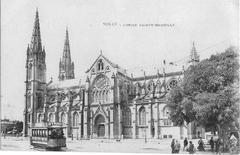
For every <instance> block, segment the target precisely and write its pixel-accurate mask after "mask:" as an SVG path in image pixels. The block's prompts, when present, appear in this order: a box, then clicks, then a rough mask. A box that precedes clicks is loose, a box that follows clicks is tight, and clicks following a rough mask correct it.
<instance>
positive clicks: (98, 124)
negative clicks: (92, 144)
mask: <svg viewBox="0 0 240 155" xmlns="http://www.w3.org/2000/svg"><path fill="white" fill-rule="evenodd" d="M94 127H95V133H96V134H97V136H98V137H104V136H105V118H104V117H103V115H101V114H99V115H97V117H96V118H95V126H94Z"/></svg>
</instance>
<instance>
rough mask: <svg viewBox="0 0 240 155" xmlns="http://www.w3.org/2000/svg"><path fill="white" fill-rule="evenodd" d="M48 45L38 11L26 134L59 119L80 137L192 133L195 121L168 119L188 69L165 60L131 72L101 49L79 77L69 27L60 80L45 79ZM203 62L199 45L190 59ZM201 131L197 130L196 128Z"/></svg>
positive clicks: (29, 55)
mask: <svg viewBox="0 0 240 155" xmlns="http://www.w3.org/2000/svg"><path fill="white" fill-rule="evenodd" d="M45 57H46V54H45V49H44V47H43V46H42V43H41V35H40V25H39V17H38V12H36V18H35V23H34V29H33V34H32V41H31V44H30V45H29V46H28V48H27V60H26V73H27V74H26V96H25V97H26V102H25V111H24V118H25V123H24V127H25V130H24V131H25V135H27V134H28V133H29V129H30V127H32V126H35V124H36V123H40V122H48V123H49V124H51V123H60V124H61V125H63V126H65V127H66V130H65V134H66V135H67V136H68V137H71V136H73V137H80V138H145V137H146V138H173V137H174V138H183V137H187V136H188V137H189V138H192V137H194V136H196V134H195V135H193V133H194V132H192V129H193V127H191V126H187V127H186V126H182V127H177V126H174V125H173V123H172V122H171V120H170V119H169V118H168V116H169V113H170V109H169V108H168V107H167V101H166V96H167V95H168V92H169V91H170V90H171V89H172V88H174V87H176V86H177V85H179V84H180V83H181V81H182V79H183V72H184V71H183V69H182V67H181V68H180V69H179V68H178V69H177V70H176V69H175V70H174V69H168V67H171V66H172V68H174V65H167V64H166V62H165V61H164V64H165V65H164V68H163V71H161V73H160V72H155V73H153V74H146V73H145V72H142V73H141V74H142V75H137V76H129V74H128V73H127V71H126V70H125V69H123V68H121V67H120V66H119V65H117V64H115V63H113V62H112V61H110V60H109V59H108V58H106V57H105V56H104V55H103V54H102V52H101V54H100V55H99V56H98V58H97V59H96V60H95V61H94V62H93V63H92V65H91V66H90V67H89V68H88V69H87V71H86V72H85V73H83V74H82V76H83V77H84V78H81V79H79V78H75V75H74V63H73V61H72V60H71V54H70V44H69V34H68V30H66V39H65V44H64V50H63V56H62V58H61V59H60V62H59V76H58V77H59V81H52V80H51V81H49V82H47V81H46V69H47V67H46V63H45ZM198 61H199V57H198V55H197V53H196V49H195V46H194V45H193V50H192V51H191V56H190V62H189V63H190V64H195V63H196V62H198ZM195 130H196V129H195Z"/></svg>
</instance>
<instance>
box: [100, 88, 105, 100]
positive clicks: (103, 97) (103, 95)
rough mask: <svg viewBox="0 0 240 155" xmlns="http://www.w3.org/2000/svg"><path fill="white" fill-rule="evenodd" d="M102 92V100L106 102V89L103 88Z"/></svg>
mask: <svg viewBox="0 0 240 155" xmlns="http://www.w3.org/2000/svg"><path fill="white" fill-rule="evenodd" d="M101 94H102V102H105V101H106V100H105V90H103V91H102V93H101Z"/></svg>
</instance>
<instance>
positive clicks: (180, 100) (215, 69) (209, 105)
mask: <svg viewBox="0 0 240 155" xmlns="http://www.w3.org/2000/svg"><path fill="white" fill-rule="evenodd" d="M238 70H239V62H238V53H237V49H236V48H234V47H230V48H228V49H227V50H226V51H225V52H223V53H220V54H216V55H212V56H211V57H210V58H209V59H205V60H203V61H201V62H199V63H198V64H197V65H195V66H190V67H189V68H188V69H187V70H186V71H185V73H184V80H183V82H182V85H181V86H180V87H178V88H175V89H172V90H171V91H170V93H169V97H168V102H169V103H168V105H169V107H170V108H171V109H172V111H171V114H170V119H171V120H172V121H173V122H174V124H175V125H179V126H180V125H183V124H184V122H186V123H190V122H192V121H195V122H196V123H197V124H199V125H202V126H204V127H208V128H211V129H212V130H213V131H218V134H219V136H220V137H222V138H224V139H226V137H225V136H226V135H227V132H229V131H231V130H234V129H236V128H237V129H239V123H238V118H239V93H238V88H239V87H238V85H239V74H238Z"/></svg>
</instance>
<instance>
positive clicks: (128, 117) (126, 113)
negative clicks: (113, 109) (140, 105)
mask: <svg viewBox="0 0 240 155" xmlns="http://www.w3.org/2000/svg"><path fill="white" fill-rule="evenodd" d="M131 124H132V114H131V110H130V108H129V107H126V108H124V110H123V125H125V126H128V125H131Z"/></svg>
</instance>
